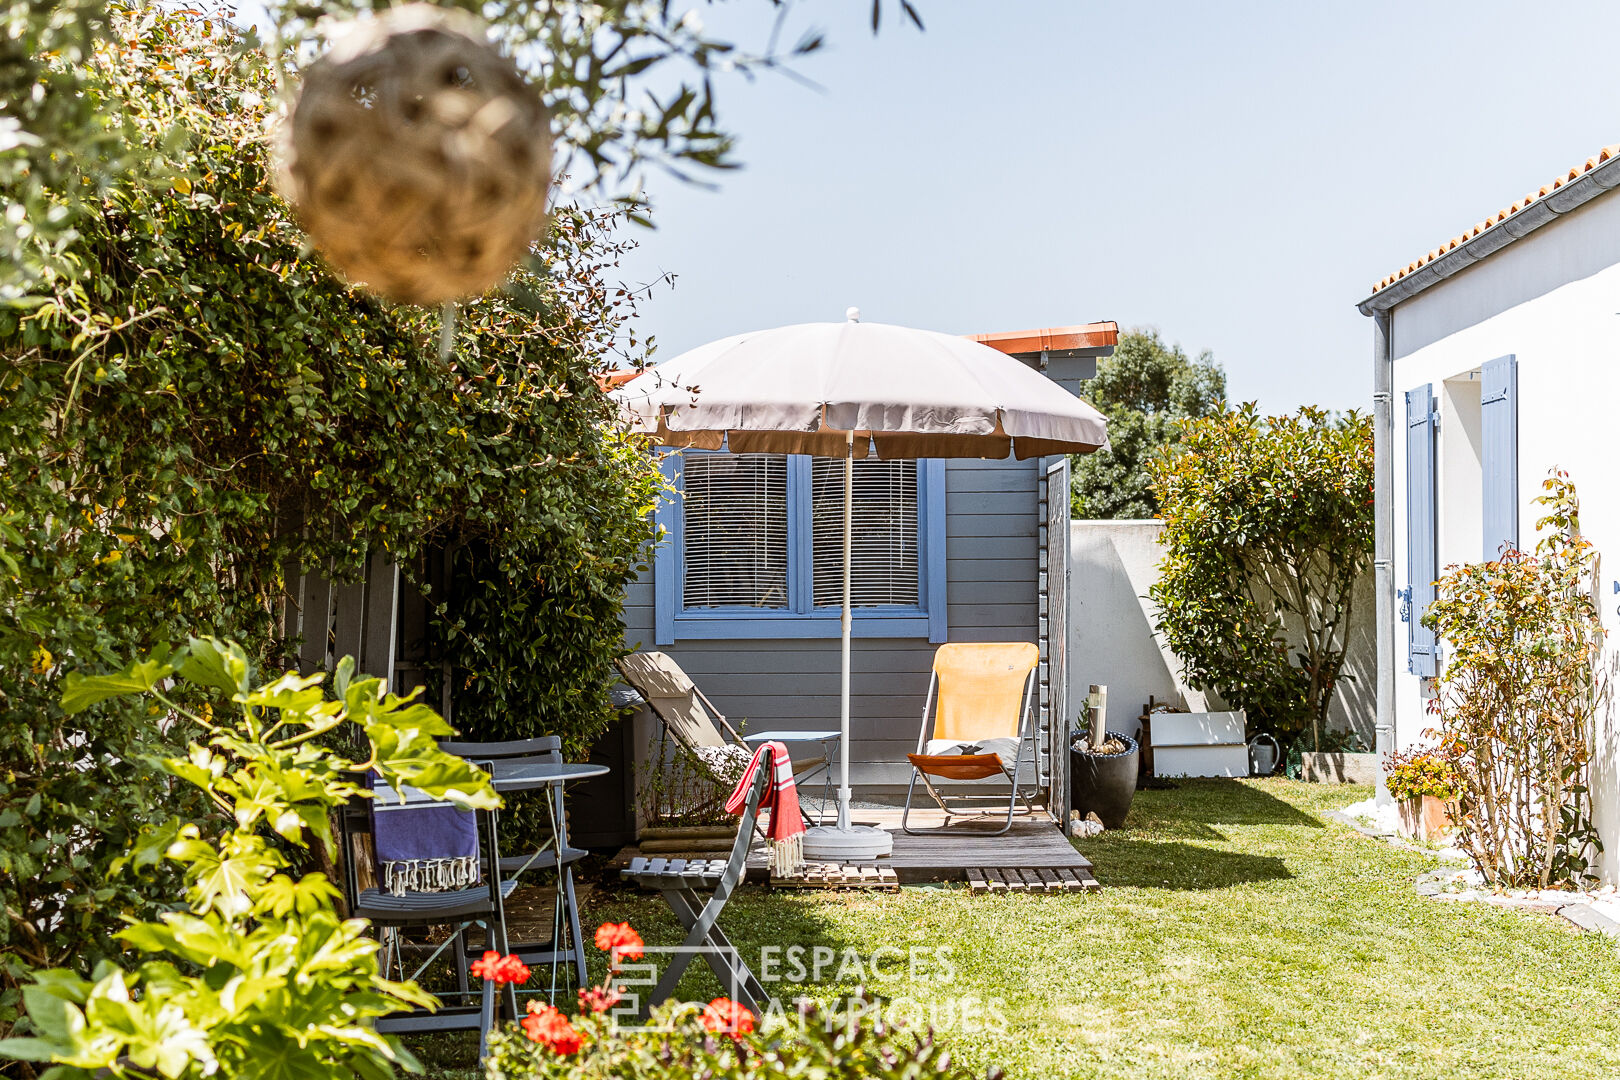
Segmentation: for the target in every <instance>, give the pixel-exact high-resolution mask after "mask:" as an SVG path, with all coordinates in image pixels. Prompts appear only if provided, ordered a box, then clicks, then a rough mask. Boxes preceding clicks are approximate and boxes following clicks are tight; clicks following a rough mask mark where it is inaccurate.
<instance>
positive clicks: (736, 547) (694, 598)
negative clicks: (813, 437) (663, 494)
mask: <svg viewBox="0 0 1620 1080" xmlns="http://www.w3.org/2000/svg"><path fill="white" fill-rule="evenodd" d="M683 472H684V474H685V476H684V479H685V484H686V498H685V500H684V502H683V503H682V504H681V513H682V515H683V521H682V529H683V532H684V534H685V536H684V541H683V545H682V546H683V549H684V552H685V558H686V574H685V578H684V580H683V581H682V583H681V590H682V605H683V606H684V607H688V608H697V607H737V606H740V607H759V608H785V607H787V606H788V595H787V571H788V538H787V517H788V515H787V473H788V470H787V458H786V457H784V456H782V455H780V454H687V455H686V459H685V465H684V468H683Z"/></svg>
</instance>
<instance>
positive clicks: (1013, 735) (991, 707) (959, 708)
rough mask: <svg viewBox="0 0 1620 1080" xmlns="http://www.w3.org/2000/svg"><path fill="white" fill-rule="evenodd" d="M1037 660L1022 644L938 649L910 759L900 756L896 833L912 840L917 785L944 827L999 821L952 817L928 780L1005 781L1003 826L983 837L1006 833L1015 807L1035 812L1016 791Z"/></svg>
mask: <svg viewBox="0 0 1620 1080" xmlns="http://www.w3.org/2000/svg"><path fill="white" fill-rule="evenodd" d="M1040 658H1041V650H1040V648H1039V647H1038V646H1036V645H1033V644H1031V643H1029V642H986V643H982V644H969V643H965V642H964V643H953V644H950V645H941V646H940V647H939V651H938V652H936V653H935V654H934V671H933V675H932V677H931V678H930V679H929V681H928V697H927V699H926V700H925V701H924V702H923V721H922V730H921V731H920V732H919V733H918V735H917V752H916V753H915V754H908V755H906V756H907V757H908V758H910V759H911V782H910V783H909V784H908V785H906V806H905V809H904V810H903V811H902V812H901V816H900V827H901V828H902V829H904V830H905V831H906V832H908V833H916V832H918V830H916V829H913V828H911V827H910V826H909V825H908V824H907V820H908V818H909V817H910V815H911V798H912V794H913V793H914V792H915V791H916V788H917V781H918V780H919V779H920V780H921V781H922V783H923V787H925V788H927V789H928V793H929V794H930V795H932V796H933V798H934V801H935V802H936V803H938V804H939V808H940V809H941V810H943V811H945V814H946V820H947V822H948V821H949V819H950V818H951V817H953V816H958V817H966V816H979V817H984V816H999V811H995V812H994V814H993V815H992V814H991V812H989V811H983V810H981V811H980V812H979V813H977V814H971V815H970V814H967V813H965V812H964V811H962V810H956V809H952V807H951V806H950V804H949V803H948V802H947V801H946V799H947V796H946V795H945V793H943V792H941V791H940V789H939V788H937V787H935V786H934V782H933V779H931V778H936V777H937V778H938V779H941V780H956V781H962V780H970V781H973V780H987V779H991V778H993V777H996V776H1002V777H1005V778H1006V779H1007V781H1008V782H1009V783H1011V785H1012V792H1011V793H1010V794H1009V795H1008V797H1007V820H1006V822H1005V824H1003V825H1002V827H1001V828H1000V829H997V830H996V832H995V833H991V834H990V835H992V836H994V835H999V834H1000V833H1004V832H1006V831H1007V830H1008V829H1011V828H1012V819H1013V815H1014V813H1016V812H1018V801H1019V799H1023V801H1024V807H1025V810H1024V811H1023V812H1024V813H1029V814H1033V813H1034V812H1035V807H1034V806H1033V805H1031V803H1030V801H1029V798H1028V796H1026V795H1025V794H1024V792H1023V790H1022V788H1020V786H1019V779H1020V777H1021V775H1022V770H1023V767H1024V758H1025V756H1026V755H1025V747H1026V746H1027V747H1028V748H1029V751H1030V753H1029V755H1028V756H1029V757H1030V759H1031V765H1032V767H1033V761H1034V750H1035V744H1034V739H1035V725H1034V723H1033V722H1032V717H1033V714H1034V709H1033V704H1034V696H1035V675H1036V665H1037V664H1038V663H1039V662H1040ZM930 712H932V714H933V719H932V721H930V719H929V714H930ZM1009 763H1010V767H1009ZM950 797H951V798H955V799H958V800H961V801H972V800H979V801H981V802H982V801H983V800H985V799H990V798H997V799H999V797H997V796H991V795H979V794H972V793H968V794H961V793H953V794H952V795H951V796H950Z"/></svg>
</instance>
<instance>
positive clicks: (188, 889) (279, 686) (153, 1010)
mask: <svg viewBox="0 0 1620 1080" xmlns="http://www.w3.org/2000/svg"><path fill="white" fill-rule="evenodd" d="M353 671H354V661H353V659H352V658H349V657H345V658H344V659H343V660H342V661H341V662H340V663H339V664H338V665H337V672H336V675H335V677H334V678H333V680H332V690H333V692H334V694H335V695H336V697H337V700H335V701H331V700H327V699H326V697H325V695H324V694H323V693H322V691H321V686H320V684H321V683H322V681H323V680H324V678H325V676H324V674H317V675H313V676H310V677H307V678H305V677H300V676H299V675H298V674H297V673H288V674H286V675H283V676H281V677H280V678H279V679H276V680H275V681H273V682H270V683H268V684H266V685H263V686H258V687H255V686H254V684H253V674H252V671H251V668H250V666H249V663H248V658H247V654H246V653H244V652H243V651H242V649H241V648H240V647H239V646H237V645H236V644H235V643H233V642H220V641H216V640H213V639H195V638H194V639H192V640H191V641H190V643H189V644H188V645H186V646H185V647H184V648H182V649H180V650H177V651H174V652H169V651H168V650H160V651H159V652H158V653H156V654H154V655H153V656H151V657H149V658H148V659H146V660H143V661H140V662H138V663H136V664H133V665H131V666H130V667H128V668H126V669H125V670H123V671H122V672H119V673H118V674H116V675H104V676H98V677H90V678H81V677H76V676H69V677H68V679H67V680H66V690H65V692H64V694H63V698H62V707H63V708H64V709H65V710H66V711H67V712H68V713H69V714H74V713H78V712H80V711H82V710H84V709H86V708H89V707H91V706H93V705H95V704H96V703H98V702H100V701H103V700H106V699H108V698H113V697H119V696H124V695H131V694H141V695H143V696H144V697H145V698H146V699H147V700H149V701H152V702H154V703H155V704H156V706H157V707H158V708H159V709H161V710H163V711H164V713H165V715H166V716H167V717H168V718H169V719H170V720H172V721H173V722H174V723H175V724H176V725H177V726H178V727H181V728H182V729H184V730H185V731H186V733H187V734H194V735H196V737H197V738H196V741H192V742H191V743H190V744H189V746H188V749H187V752H186V753H185V754H184V756H174V757H168V758H164V759H163V760H162V761H160V762H158V763H156V764H157V765H158V766H159V767H160V768H161V769H162V770H163V772H165V773H166V774H168V775H169V776H170V777H173V778H174V779H175V780H177V781H179V782H181V783H183V784H186V785H189V786H191V787H193V788H195V789H196V790H197V791H199V792H200V793H202V794H203V795H204V796H206V798H207V799H208V801H209V802H210V803H212V804H213V805H214V807H215V808H216V813H215V814H214V816H213V818H212V820H210V821H209V822H208V823H207V827H206V829H204V828H200V827H199V826H198V825H197V824H195V823H187V822H183V821H182V820H181V819H180V818H178V817H174V818H170V819H169V820H168V821H167V822H165V823H163V824H162V825H159V826H156V827H149V828H147V829H145V830H143V831H142V834H141V837H140V839H139V841H138V842H137V843H136V844H135V845H134V846H133V847H132V848H131V849H130V850H127V851H125V852H122V853H120V854H119V856H118V857H117V858H116V859H114V860H113V862H112V864H111V865H110V866H109V873H110V874H112V875H115V876H117V875H126V876H129V875H136V874H139V873H141V872H142V871H143V870H145V869H147V868H149V867H153V866H157V865H163V864H168V865H172V866H174V867H177V868H178V869H179V870H180V871H181V873H182V874H183V877H184V892H183V896H184V900H185V905H186V908H185V910H177V911H170V912H166V913H165V914H164V915H163V916H162V917H161V918H159V919H154V920H149V921H142V922H135V923H133V924H131V925H129V926H127V927H125V928H124V929H123V930H122V931H120V932H119V933H118V934H117V935H116V936H117V938H118V940H119V941H120V942H121V943H122V944H123V945H124V946H125V947H126V948H127V949H128V950H131V951H132V952H134V953H135V954H137V955H139V956H140V957H141V958H142V959H141V961H140V962H139V963H138V964H134V965H129V964H127V963H123V962H119V963H115V962H113V961H112V960H103V961H102V962H100V963H98V964H97V965H96V967H95V969H94V971H93V972H92V973H91V975H90V977H89V978H88V979H85V978H82V977H81V976H80V974H79V973H78V972H76V971H73V970H71V969H67V968H53V969H48V970H42V971H38V972H35V973H34V975H33V979H32V981H31V982H30V983H28V984H27V985H25V986H24V987H23V995H24V997H25V999H26V1001H27V1005H28V1022H29V1024H30V1026H31V1027H32V1029H33V1034H32V1035H31V1036H29V1037H22V1038H9V1039H3V1040H0V1055H5V1056H9V1057H13V1058H20V1059H23V1060H26V1061H34V1062H51V1063H54V1064H55V1065H57V1066H58V1069H57V1070H55V1075H56V1076H58V1077H63V1078H67V1077H85V1078H89V1077H93V1076H116V1077H125V1076H129V1077H150V1076H152V1075H153V1074H156V1075H159V1076H162V1077H165V1078H167V1080H179V1078H180V1077H187V1078H197V1080H200V1078H202V1077H205V1076H210V1075H215V1074H216V1073H217V1074H218V1075H222V1076H226V1077H231V1078H233V1080H253V1078H262V1080H286V1078H288V1077H302V1078H305V1080H324V1078H328V1077H331V1078H336V1077H344V1076H358V1077H362V1078H365V1080H382V1078H385V1077H388V1076H391V1075H392V1074H393V1066H394V1065H395V1064H405V1065H407V1066H410V1067H413V1068H414V1067H415V1062H414V1059H412V1058H411V1056H410V1055H409V1054H408V1053H407V1052H406V1051H405V1050H404V1049H403V1048H402V1047H401V1046H400V1045H399V1043H398V1042H397V1041H396V1040H394V1039H393V1038H391V1037H389V1036H384V1035H380V1034H378V1033H377V1031H376V1029H375V1026H374V1023H373V1021H374V1020H375V1019H376V1018H377V1017H379V1016H386V1015H388V1014H389V1013H392V1012H397V1011H399V1010H401V1009H403V1008H407V1007H409V1006H411V1005H427V1004H432V1002H433V998H432V997H431V996H430V995H428V994H427V993H425V992H424V991H423V990H421V989H420V988H418V987H417V986H416V985H415V984H414V983H397V982H391V981H389V980H388V979H385V978H383V977H382V975H381V974H380V973H379V970H378V964H377V955H376V954H377V952H378V951H379V949H380V946H379V945H378V943H377V942H376V941H375V940H373V939H371V938H368V937H366V936H365V935H366V930H367V924H366V923H365V921H364V920H359V919H354V920H344V919H342V918H340V917H339V916H338V914H337V912H336V911H335V910H334V907H333V900H334V899H335V898H336V897H337V896H338V891H337V889H336V888H334V887H333V885H332V884H331V882H330V881H328V880H327V878H326V876H325V875H324V874H321V873H309V874H304V875H302V876H301V877H297V878H296V879H295V878H294V876H293V875H292V874H291V873H290V872H289V862H288V859H287V856H286V855H285V854H284V853H283V847H284V845H290V846H292V847H293V848H304V847H309V846H318V847H320V848H323V849H325V852H326V854H327V855H328V857H330V855H331V854H332V849H333V846H334V845H333V834H332V824H331V822H332V815H333V813H334V811H336V810H337V809H338V808H339V807H340V806H342V805H343V804H344V803H345V802H347V801H348V800H350V799H356V798H368V797H370V794H371V793H370V792H369V791H367V790H366V789H365V788H364V787H363V786H362V781H363V778H364V775H365V774H366V773H367V772H369V771H372V770H375V771H376V772H377V773H378V774H379V775H380V776H381V777H382V779H383V780H385V781H386V782H387V783H388V784H390V785H393V786H399V785H402V784H410V785H412V786H414V787H418V788H421V789H422V790H424V791H426V792H428V793H429V794H432V795H434V796H437V797H439V798H444V799H448V800H451V801H453V802H455V803H456V804H457V805H459V806H462V807H466V808H474V807H481V808H486V809H487V808H491V807H493V806H496V805H498V802H499V800H498V798H497V796H496V795H495V792H494V790H493V789H492V788H491V787H490V786H489V777H488V775H487V774H485V773H483V772H481V771H480V770H478V769H476V768H474V767H473V766H471V765H469V764H468V763H467V762H465V761H463V760H462V759H460V758H456V757H451V756H450V755H448V754H446V753H444V752H443V751H442V750H440V749H439V748H438V744H437V742H436V741H435V737H436V736H442V735H448V734H450V726H449V725H448V724H446V723H445V722H444V720H443V719H442V718H441V717H439V716H438V715H437V714H436V713H434V712H433V711H432V710H431V709H429V708H428V707H427V706H425V705H421V704H418V703H413V702H411V701H409V700H401V699H400V698H398V697H396V696H394V695H392V694H384V692H383V684H382V681H381V680H379V679H370V678H368V679H359V680H356V679H354V678H353ZM171 679H174V680H177V681H178V682H179V683H180V684H181V685H185V686H188V687H189V688H190V689H191V690H193V691H194V692H195V695H194V696H202V697H205V698H211V699H213V702H212V703H211V704H209V705H207V706H205V707H203V708H200V709H197V710H192V709H188V708H186V707H184V706H183V705H181V704H180V703H179V701H178V700H177V699H176V697H174V696H171V694H170V692H169V691H170V689H171V688H170V687H169V686H168V683H169V680H171ZM349 724H352V725H357V726H358V727H359V728H360V729H361V730H362V731H363V733H364V739H365V746H366V747H367V749H368V750H369V754H368V755H365V756H363V758H362V759H361V760H354V759H351V758H348V757H345V756H343V755H340V754H336V753H333V752H330V751H328V750H325V749H323V748H322V745H321V739H322V737H323V736H328V735H330V734H332V733H334V732H336V731H338V729H339V728H341V727H343V726H344V725H349ZM226 823H229V826H230V827H228V828H225V829H223V831H217V832H216V830H218V829H219V827H220V826H221V825H224V824H226Z"/></svg>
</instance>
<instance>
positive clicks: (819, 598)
mask: <svg viewBox="0 0 1620 1080" xmlns="http://www.w3.org/2000/svg"><path fill="white" fill-rule="evenodd" d="M811 476H812V481H813V482H812V485H811V486H812V488H813V490H812V493H811V515H812V519H813V521H814V526H815V538H814V542H815V548H814V574H815V589H814V593H815V605H816V607H842V606H843V604H844V575H843V569H844V463H843V462H842V461H834V460H829V459H825V458H818V459H816V460H815V461H814V462H813V463H812V465H811ZM854 486H855V514H854V525H853V533H852V539H853V544H852V545H851V556H850V569H851V574H850V578H851V581H850V603H851V604H852V605H853V606H855V607H876V606H879V605H882V604H904V605H907V606H915V605H916V604H917V463H916V462H915V461H877V460H866V461H857V462H856V463H855V485H854Z"/></svg>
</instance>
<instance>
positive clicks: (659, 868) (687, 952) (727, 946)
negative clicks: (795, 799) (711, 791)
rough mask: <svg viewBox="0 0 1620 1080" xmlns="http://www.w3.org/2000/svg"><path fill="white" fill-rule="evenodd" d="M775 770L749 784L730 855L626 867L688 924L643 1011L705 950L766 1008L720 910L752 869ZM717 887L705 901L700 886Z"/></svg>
mask: <svg viewBox="0 0 1620 1080" xmlns="http://www.w3.org/2000/svg"><path fill="white" fill-rule="evenodd" d="M770 774H771V770H770V769H769V768H766V767H763V766H762V767H761V768H760V769H759V772H758V774H757V775H756V776H755V777H754V782H753V783H752V784H751V785H750V786H749V788H748V801H747V804H746V805H745V806H744V808H743V814H742V821H741V823H740V824H739V825H738V827H737V839H736V841H735V842H734V843H733V844H732V845H731V857H730V858H728V859H726V860H723V861H722V860H720V859H647V858H636V859H632V860H630V866H629V867H628V868H627V869H625V870H623V871H621V876H623V877H624V878H625V879H626V880H628V881H633V882H635V883H636V884H637V885H640V886H642V887H643V888H647V889H656V890H657V891H658V892H660V893H661V894H663V897H664V902H665V903H666V904H668V905H669V907H670V910H671V911H673V912H675V917H676V918H678V919H680V920H681V925H682V926H684V927H685V928H686V940H685V941H683V942H682V943H681V948H680V949H679V950H677V951H676V952H675V954H674V955H673V956H672V957H671V958H670V963H669V967H667V968H665V969H664V973H663V975H662V976H660V977H659V980H658V984H657V986H655V987H654V988H653V991H652V993H651V994H650V995H648V998H647V1000H645V1001H643V1002H642V1003H641V1015H642V1016H646V1015H647V1013H648V1012H649V1011H650V1010H651V1009H652V1007H653V1006H654V1005H657V1004H658V1003H659V1002H661V1001H666V1000H668V998H669V997H670V995H671V994H673V993H674V992H675V987H676V985H677V984H678V983H679V982H680V981H681V976H682V975H683V974H685V972H686V968H687V966H688V965H689V964H691V962H692V958H693V956H694V955H695V954H696V953H698V952H700V951H701V952H702V954H703V959H704V960H705V961H707V962H708V965H709V970H711V971H713V972H714V977H715V978H716V979H718V980H720V986H721V988H722V989H723V990H725V991H726V992H727V993H728V994H732V995H733V997H734V998H735V999H736V1000H737V1001H740V1002H742V1003H743V1004H744V1005H746V1006H748V1007H749V1008H750V1009H752V1010H753V1011H754V1012H756V1013H759V1012H761V1011H762V1010H763V1008H764V1004H765V1002H766V1001H767V1000H768V995H767V994H766V993H765V988H764V987H763V986H761V985H760V982H759V980H758V979H757V978H755V977H754V973H753V971H752V970H751V969H750V968H749V967H748V964H747V963H746V962H745V961H744V960H743V958H742V953H740V952H738V951H737V947H736V946H735V945H733V944H732V943H731V940H730V939H729V938H727V937H726V934H725V931H723V930H721V929H720V921H719V920H720V912H721V911H723V910H724V909H725V906H726V901H728V900H730V899H731V894H732V892H733V891H734V890H735V889H736V888H737V885H738V884H739V883H740V882H741V881H742V878H743V874H744V872H745V871H746V870H747V864H748V846H749V844H750V843H751V842H752V841H753V837H754V815H755V814H756V813H758V811H759V800H760V798H761V797H762V795H763V794H764V791H765V785H766V784H767V783H769V781H770ZM711 887H712V889H713V891H712V892H711V893H710V894H709V896H708V898H707V899H705V898H704V897H702V896H701V895H699V893H698V891H697V890H698V889H700V888H711Z"/></svg>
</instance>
